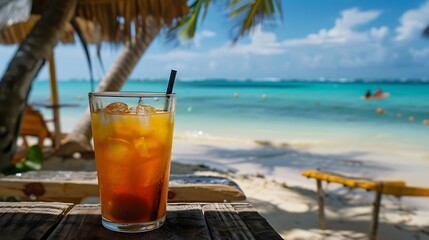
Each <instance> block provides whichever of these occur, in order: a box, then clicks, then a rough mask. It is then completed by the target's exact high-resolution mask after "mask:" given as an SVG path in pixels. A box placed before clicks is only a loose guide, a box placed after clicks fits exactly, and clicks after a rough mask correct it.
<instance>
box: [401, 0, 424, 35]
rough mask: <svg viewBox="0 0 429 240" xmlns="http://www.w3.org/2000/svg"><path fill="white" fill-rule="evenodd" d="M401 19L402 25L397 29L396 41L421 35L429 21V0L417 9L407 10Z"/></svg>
mask: <svg viewBox="0 0 429 240" xmlns="http://www.w3.org/2000/svg"><path fill="white" fill-rule="evenodd" d="M399 21H400V23H401V25H400V26H398V27H397V28H396V29H395V31H396V33H397V35H396V37H395V40H396V41H399V42H400V41H406V40H410V39H412V38H414V37H416V36H419V35H420V34H421V32H422V31H423V29H424V28H425V27H426V25H427V24H428V23H429V1H427V2H426V3H424V4H422V5H421V6H420V7H419V8H417V9H411V10H408V11H406V12H405V13H404V14H403V15H402V16H401V18H400V20H399Z"/></svg>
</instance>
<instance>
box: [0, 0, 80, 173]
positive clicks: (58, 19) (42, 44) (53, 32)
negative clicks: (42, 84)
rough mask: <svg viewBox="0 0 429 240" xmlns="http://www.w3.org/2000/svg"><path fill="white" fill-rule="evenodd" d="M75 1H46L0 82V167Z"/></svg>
mask: <svg viewBox="0 0 429 240" xmlns="http://www.w3.org/2000/svg"><path fill="white" fill-rule="evenodd" d="M76 4H77V0H67V1H57V0H49V1H48V2H47V3H46V9H45V11H44V13H43V15H42V17H41V18H40V20H39V21H38V22H37V23H36V24H35V26H34V27H33V29H32V30H31V32H30V33H29V34H28V36H27V37H26V38H25V39H24V40H23V42H22V43H21V44H20V47H19V48H18V50H17V51H16V53H15V56H14V57H13V59H12V61H11V62H10V63H9V66H8V68H7V70H6V72H5V74H4V76H3V78H2V79H1V81H0V116H1V117H0V167H3V166H5V165H7V164H9V163H10V161H11V159H12V157H13V154H14V153H15V149H16V139H17V137H18V133H19V129H20V126H21V120H22V116H23V113H24V109H25V107H26V103H27V98H28V95H29V93H30V90H31V83H32V81H33V79H34V78H35V77H36V75H37V73H38V72H39V70H40V68H41V67H42V65H43V63H44V62H45V60H46V59H48V58H49V56H50V54H51V52H52V49H53V48H54V47H55V45H56V44H57V42H58V40H59V39H60V37H61V35H62V33H63V32H64V29H65V25H66V23H67V22H68V21H69V20H70V19H71V18H72V17H73V15H74V12H75V9H76Z"/></svg>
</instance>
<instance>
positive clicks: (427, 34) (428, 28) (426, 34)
mask: <svg viewBox="0 0 429 240" xmlns="http://www.w3.org/2000/svg"><path fill="white" fill-rule="evenodd" d="M422 35H423V37H429V25H428V26H426V27H425V29H424V30H423V33H422Z"/></svg>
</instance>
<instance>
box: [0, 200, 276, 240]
mask: <svg viewBox="0 0 429 240" xmlns="http://www.w3.org/2000/svg"><path fill="white" fill-rule="evenodd" d="M0 238H1V239H14V240H15V239H270V240H275V239H282V238H281V237H280V235H279V234H278V233H277V232H276V231H275V230H274V229H273V228H272V227H271V226H270V225H269V224H268V222H267V221H266V220H265V219H264V218H263V217H262V216H261V215H259V213H258V212H257V211H256V210H255V209H254V208H253V207H252V206H251V205H250V204H248V203H169V204H168V207H167V218H166V223H165V224H164V226H162V227H161V228H160V229H157V230H154V231H151V232H147V233H137V234H126V233H117V232H112V231H110V230H107V229H105V228H104V227H103V226H102V225H101V216H100V206H99V205H98V204H77V205H74V204H70V203H52V202H50V203H49V202H19V203H7V202H0Z"/></svg>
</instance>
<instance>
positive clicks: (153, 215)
mask: <svg viewBox="0 0 429 240" xmlns="http://www.w3.org/2000/svg"><path fill="white" fill-rule="evenodd" d="M176 73H177V71H176V70H174V69H172V70H171V72H170V79H168V86H167V91H166V92H165V93H166V94H171V93H172V92H173V87H174V80H176ZM169 99H170V96H167V97H166V98H165V107H164V109H165V111H168V101H169ZM167 164H169V162H167V161H165V163H164V168H163V174H162V176H164V174H165V170H166V168H167ZM163 185H164V177H162V178H161V181H160V182H159V186H158V194H157V196H158V197H161V191H162V189H163ZM160 201H161V199H157V201H156V202H155V206H156V207H155V208H154V209H155V211H153V212H152V213H151V219H153V220H154V219H156V218H157V215H158V208H159V203H160Z"/></svg>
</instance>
